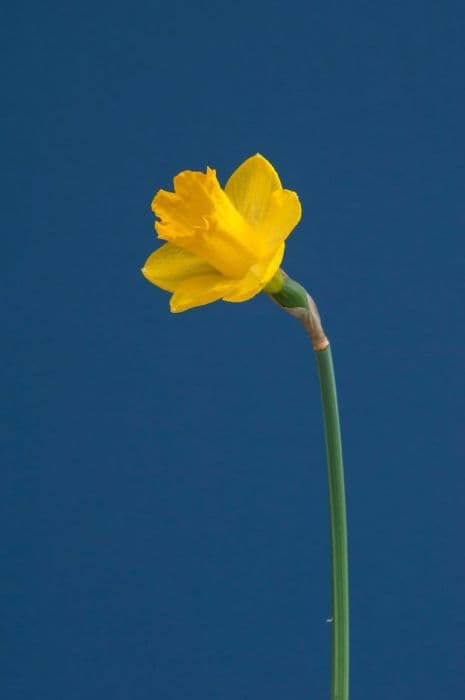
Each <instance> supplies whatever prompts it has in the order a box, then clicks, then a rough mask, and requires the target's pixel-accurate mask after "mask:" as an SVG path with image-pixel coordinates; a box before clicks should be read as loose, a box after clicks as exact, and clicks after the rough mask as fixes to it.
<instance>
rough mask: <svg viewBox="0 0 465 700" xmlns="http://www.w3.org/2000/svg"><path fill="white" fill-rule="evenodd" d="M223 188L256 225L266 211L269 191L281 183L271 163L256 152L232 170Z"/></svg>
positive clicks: (272, 190)
mask: <svg viewBox="0 0 465 700" xmlns="http://www.w3.org/2000/svg"><path fill="white" fill-rule="evenodd" d="M224 189H225V192H226V194H227V195H228V197H229V198H230V200H231V201H232V203H233V204H234V206H235V207H236V209H237V210H238V211H239V212H240V213H241V214H242V216H243V217H244V219H246V221H248V222H249V223H250V224H252V225H253V226H256V225H258V224H260V223H261V222H262V220H263V219H264V218H265V216H266V214H267V212H268V208H269V204H270V197H271V193H272V192H275V191H276V190H282V185H281V182H280V180H279V176H278V173H277V172H276V170H275V169H274V168H273V166H272V165H271V163H269V162H268V161H267V160H266V158H264V157H263V156H261V155H260V154H259V153H257V154H256V155H255V156H252V157H251V158H248V159H247V160H246V161H244V162H243V163H242V165H240V166H239V167H238V168H237V170H235V171H234V172H233V174H232V175H231V177H230V178H229V180H228V182H227V184H226V187H225V188H224Z"/></svg>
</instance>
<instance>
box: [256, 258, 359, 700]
mask: <svg viewBox="0 0 465 700" xmlns="http://www.w3.org/2000/svg"><path fill="white" fill-rule="evenodd" d="M265 292H266V293H267V294H268V296H270V297H271V299H273V301H274V302H275V303H276V304H278V306H280V307H281V308H282V309H284V311H287V313H289V314H290V315H291V316H294V318H297V319H298V320H299V321H300V322H301V323H302V325H303V326H304V328H305V329H306V331H307V332H308V334H309V336H310V338H311V340H312V345H313V349H314V350H315V355H316V360H317V366H318V376H319V379H320V388H321V403H322V407H323V423H324V430H325V441H326V457H327V462H328V484H329V513H330V524H331V562H332V620H331V622H332V664H331V700H348V698H349V570H348V563H347V522H346V499H345V487H344V465H343V461H342V444H341V429H340V427H339V410H338V405H337V392H336V379H335V377H334V367H333V358H332V355H331V348H330V346H329V341H328V339H327V337H326V335H325V333H324V331H323V326H322V325H321V319H320V315H319V313H318V309H317V307H316V304H315V302H314V300H313V299H312V297H311V296H310V295H309V294H308V293H307V292H306V290H305V289H304V288H303V287H302V285H300V284H299V283H298V282H296V281H295V280H293V279H291V278H290V277H288V275H286V273H285V272H284V271H283V270H278V272H277V273H276V275H275V276H274V277H273V279H272V280H271V282H270V283H269V285H268V286H267V287H266V288H265Z"/></svg>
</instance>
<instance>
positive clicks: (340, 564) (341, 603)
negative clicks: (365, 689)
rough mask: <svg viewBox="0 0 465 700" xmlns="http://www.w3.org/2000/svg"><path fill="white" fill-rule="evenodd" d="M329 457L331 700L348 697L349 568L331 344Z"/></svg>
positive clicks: (324, 382) (325, 391)
mask: <svg viewBox="0 0 465 700" xmlns="http://www.w3.org/2000/svg"><path fill="white" fill-rule="evenodd" d="M315 354H316V359H317V366H318V376H319V379H320V388H321V402H322V407H323V421H324V431H325V441H326V456H327V461H328V484H329V509H330V523H331V559H332V620H331V622H332V669H331V698H332V700H348V698H349V571H348V557H347V522H346V503H345V488H344V466H343V461H342V443H341V430H340V427H339V411H338V404H337V392H336V380H335V376H334V366H333V359H332V355H331V348H330V347H329V345H328V347H327V348H325V349H324V350H319V351H317V352H316V353H315Z"/></svg>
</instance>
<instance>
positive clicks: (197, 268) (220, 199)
mask: <svg viewBox="0 0 465 700" xmlns="http://www.w3.org/2000/svg"><path fill="white" fill-rule="evenodd" d="M152 211H153V212H154V214H155V215H156V216H157V217H158V219H159V221H156V222H155V230H156V232H157V234H158V237H159V238H160V239H161V240H163V241H166V243H165V244H164V245H162V246H161V248H158V250H156V251H155V252H154V253H152V254H151V255H150V256H149V258H148V259H147V261H146V263H145V265H144V267H143V268H142V273H143V275H144V276H145V277H146V278H147V279H148V280H149V281H150V282H152V283H153V284H155V285H157V286H158V287H161V288H162V289H166V290H167V291H169V292H172V293H173V296H172V297H171V300H170V306H171V311H174V312H179V311H186V310H187V309H191V308H193V307H195V306H202V305H203V304H209V303H210V302H213V301H216V300H217V299H224V301H232V302H238V301H247V300H248V299H251V298H252V297H253V296H255V295H256V294H258V293H259V292H260V291H261V290H262V289H263V288H264V287H265V286H266V285H267V284H268V282H269V281H270V280H271V279H272V277H273V276H274V275H275V273H276V272H277V270H278V268H279V266H280V264H281V261H282V259H283V255H284V241H285V240H286V238H287V237H288V235H289V234H290V233H291V231H292V229H293V228H294V227H295V226H296V225H297V224H298V223H299V221H300V216H301V207H300V202H299V199H298V197H297V195H296V194H295V192H291V191H290V190H284V189H283V187H282V185H281V182H280V180H279V177H278V174H277V172H276V171H275V169H274V168H273V166H272V165H271V163H269V162H268V161H267V160H266V159H265V158H263V156H261V155H259V154H258V153H257V155H255V156H252V157H251V158H248V159H247V160H246V161H244V163H242V165H240V166H239V167H238V169H237V170H236V171H235V172H234V173H233V174H232V175H231V177H230V178H229V180H228V182H227V184H226V187H225V188H224V190H223V189H222V188H221V186H220V184H219V182H218V180H217V177H216V173H215V171H214V170H212V169H211V168H207V172H206V173H202V172H194V171H191V170H185V171H184V172H182V173H180V174H179V175H177V176H176V177H175V178H174V192H166V191H165V190H160V191H159V192H158V193H157V194H156V195H155V197H154V199H153V201H152Z"/></svg>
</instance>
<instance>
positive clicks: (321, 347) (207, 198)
mask: <svg viewBox="0 0 465 700" xmlns="http://www.w3.org/2000/svg"><path fill="white" fill-rule="evenodd" d="M152 210H153V212H154V214H155V216H156V217H157V219H158V220H157V221H156V222H155V230H156V232H157V234H158V237H159V238H160V239H161V240H162V241H165V243H164V245H162V246H161V247H160V248H158V250H156V251H155V252H154V253H152V254H151V255H150V256H149V258H148V260H147V262H146V263H145V265H144V267H143V268H142V272H143V274H144V275H145V277H146V278H147V279H148V280H149V281H150V282H152V283H153V284H155V285H157V286H158V287H161V288H162V289H166V290H167V291H168V292H172V297H171V302H170V305H171V310H172V311H174V312H179V311H186V310H187V309H192V308H193V307H195V306H202V305H204V304H209V303H210V302H213V301H216V300H218V299H224V300H225V301H232V302H236V301H247V299H251V298H252V297H253V296H255V295H256V294H258V293H259V292H260V291H262V290H264V291H265V292H266V293H267V294H268V295H269V296H270V297H271V298H272V299H273V300H274V301H275V302H276V304H278V306H280V307H281V308H282V309H284V310H285V311H286V312H287V313H289V314H290V315H291V316H293V317H294V318H296V319H298V320H299V321H300V322H301V323H302V324H303V326H304V328H305V329H306V331H307V332H308V334H309V336H310V338H311V341H312V345H313V349H314V350H315V355H316V358H317V367H318V375H319V378H320V388H321V399H322V408H323V423H324V428H325V442H326V454H327V462H328V483H329V512H330V527H331V537H330V541H331V561H332V601H333V610H332V614H331V622H332V625H331V628H332V664H331V700H349V578H348V560H347V523H346V506H345V488H344V467H343V460H342V444H341V431H340V426H339V412H338V405H337V391H336V382H335V376H334V367H333V360H332V354H331V348H330V345H329V341H328V338H327V337H326V335H325V332H324V330H323V326H322V324H321V319H320V315H319V313H318V309H317V306H316V304H315V302H314V300H313V299H312V297H311V296H310V295H309V294H308V292H307V291H306V290H305V288H304V287H302V285H300V284H299V283H298V282H296V281H295V280H293V279H291V278H290V277H288V276H287V275H286V274H285V273H284V272H283V270H281V269H280V265H281V261H282V259H283V256H284V247H285V241H286V239H287V237H288V236H289V234H290V233H291V231H292V230H293V229H294V228H295V226H296V225H297V224H298V223H299V221H300V217H301V208H300V203H299V199H298V197H297V195H296V194H295V192H291V191H290V190H285V189H283V187H282V185H281V182H280V180H279V176H278V174H277V172H276V171H275V169H274V168H273V166H272V165H271V163H269V162H268V161H267V160H266V159H265V158H263V156H261V155H259V154H258V153H257V155H255V156H253V157H252V158H248V159H247V160H246V161H244V163H242V165H240V166H239V167H238V169H237V170H236V171H235V172H234V173H233V174H232V175H231V177H230V178H229V180H228V182H227V183H226V186H225V188H224V189H222V187H221V185H220V184H219V182H218V180H217V177H216V173H215V171H214V170H212V169H211V168H207V171H206V172H205V173H202V172H193V171H191V170H185V171H184V172H182V173H180V174H179V175H177V176H176V177H175V178H174V192H166V191H165V190H160V191H159V192H158V193H157V194H156V195H155V197H154V199H153V202H152ZM288 357H289V359H287V358H284V360H283V362H282V363H281V364H282V367H281V369H282V370H283V371H288V370H290V369H291V367H292V361H291V357H292V354H291V351H290V350H289V356H288ZM286 360H287V361H286Z"/></svg>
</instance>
